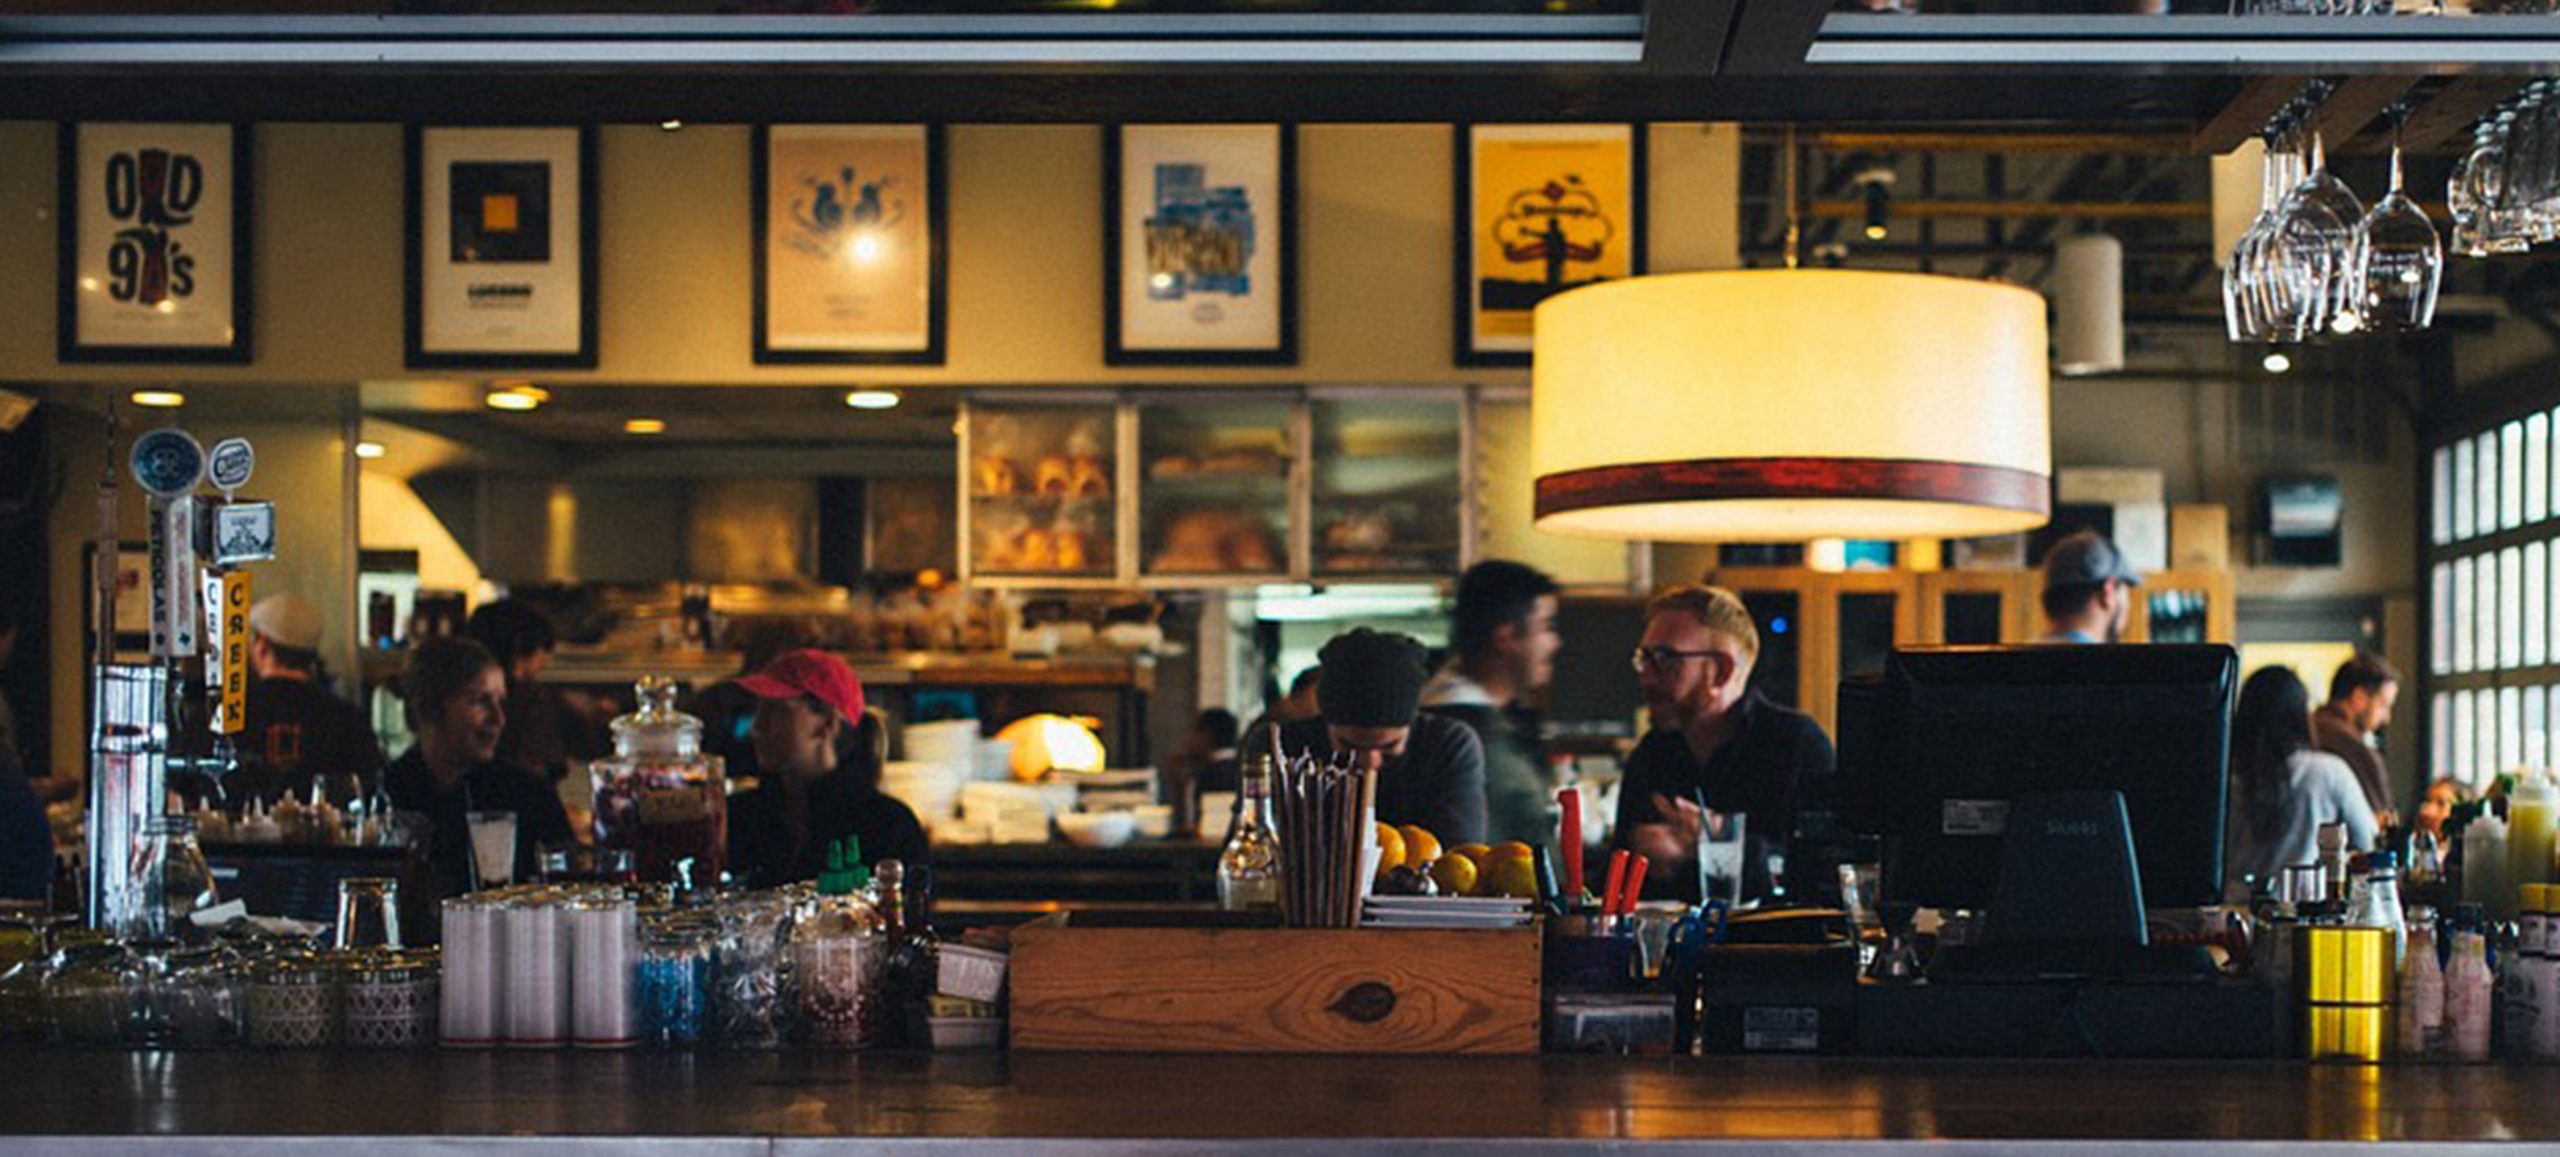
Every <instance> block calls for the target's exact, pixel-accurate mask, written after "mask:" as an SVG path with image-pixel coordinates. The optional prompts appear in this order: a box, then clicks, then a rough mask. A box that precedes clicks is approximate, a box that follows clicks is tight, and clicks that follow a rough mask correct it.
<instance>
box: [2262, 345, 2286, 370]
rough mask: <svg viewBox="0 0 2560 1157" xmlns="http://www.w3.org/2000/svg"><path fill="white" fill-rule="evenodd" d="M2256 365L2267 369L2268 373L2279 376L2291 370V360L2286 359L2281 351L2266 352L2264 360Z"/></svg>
mask: <svg viewBox="0 0 2560 1157" xmlns="http://www.w3.org/2000/svg"><path fill="white" fill-rule="evenodd" d="M2258 364H2259V365H2262V366H2265V367H2267V372H2268V373H2271V374H2280V373H2283V372H2285V371H2286V370H2289V369H2292V368H2293V359H2292V358H2289V357H2286V356H2285V354H2284V351H2283V350H2268V351H2267V358H2266V360H2265V361H2262V362H2259V363H2258Z"/></svg>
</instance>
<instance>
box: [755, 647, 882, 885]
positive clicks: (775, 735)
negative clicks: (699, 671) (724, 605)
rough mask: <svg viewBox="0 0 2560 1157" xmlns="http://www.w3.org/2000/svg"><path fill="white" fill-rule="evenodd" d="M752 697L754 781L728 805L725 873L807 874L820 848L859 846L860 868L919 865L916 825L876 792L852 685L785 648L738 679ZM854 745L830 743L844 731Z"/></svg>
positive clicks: (819, 862)
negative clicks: (854, 841)
mask: <svg viewBox="0 0 2560 1157" xmlns="http://www.w3.org/2000/svg"><path fill="white" fill-rule="evenodd" d="M737 683H738V686H739V687H741V688H744V689H745V690H747V691H748V692H750V693H752V694H754V695H755V696H756V698H757V699H758V700H759V702H758V703H757V704H756V715H755V725H754V727H753V729H752V734H753V737H754V740H755V749H756V763H757V765H758V767H759V769H760V770H761V771H762V773H763V782H762V783H760V784H759V785H758V786H757V787H756V790H754V791H751V792H748V793H746V794H745V795H741V796H739V797H737V798H735V799H732V800H730V801H729V872H730V875H732V876H734V877H736V878H737V880H738V881H739V882H741V883H744V884H746V885H747V886H749V887H753V888H770V887H773V886H775V885H777V884H787V883H790V882H791V881H794V880H806V879H811V878H814V877H815V876H816V875H817V874H818V871H819V869H821V868H824V867H826V864H827V847H828V845H830V844H833V843H835V842H836V841H838V840H841V839H843V838H845V837H846V836H855V837H858V838H860V839H861V841H862V862H863V863H865V864H876V863H878V862H880V861H881V860H901V861H904V862H905V863H906V864H907V866H908V867H909V868H910V869H913V868H914V867H915V866H917V865H920V864H923V863H924V862H925V860H926V846H925V833H924V825H922V824H920V823H918V822H916V814H915V813H914V812H912V811H909V810H908V809H907V805H905V804H903V803H900V802H898V801H897V800H896V799H894V798H891V797H890V796H888V795H885V794H883V793H882V792H881V791H880V760H881V742H880V738H879V734H880V733H879V729H878V724H877V723H876V722H874V721H872V719H871V718H870V717H869V716H867V715H865V714H864V713H863V710H862V681H861V680H860V679H857V678H855V677H854V674H853V668H851V667H848V666H846V665H845V662H844V660H842V659H839V658H837V657H835V656H834V655H830V654H828V653H826V652H824V651H792V652H789V653H787V654H784V655H782V656H781V657H779V658H776V659H775V660H774V661H773V662H771V663H768V664H766V665H765V667H764V669H763V670H761V671H758V672H756V673H755V674H753V675H747V676H743V677H741V678H739V679H738V681H737ZM848 731H852V732H856V733H857V734H856V738H857V739H859V740H860V741H861V742H858V743H855V744H852V745H850V746H851V747H852V748H853V749H854V751H855V754H854V755H852V756H851V757H848V756H847V755H846V754H845V747H844V745H842V744H841V743H840V741H841V740H842V738H843V736H844V735H845V733H846V732H848Z"/></svg>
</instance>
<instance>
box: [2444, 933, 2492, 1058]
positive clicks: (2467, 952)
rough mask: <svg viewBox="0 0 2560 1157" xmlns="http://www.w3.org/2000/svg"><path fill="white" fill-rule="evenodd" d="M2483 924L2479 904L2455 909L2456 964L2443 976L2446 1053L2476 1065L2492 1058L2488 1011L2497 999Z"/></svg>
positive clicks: (2454, 945) (2454, 958)
mask: <svg viewBox="0 0 2560 1157" xmlns="http://www.w3.org/2000/svg"><path fill="white" fill-rule="evenodd" d="M2484 925H2485V918H2484V917H2483V915H2482V914H2481V911H2480V906H2479V905H2477V904H2464V905H2462V906H2461V907H2459V908H2456V909H2454V916H2453V927H2454V932H2453V966H2452V967H2451V968H2449V969H2447V970H2446V972H2445V978H2444V1020H2445V1052H2446V1055H2448V1056H2450V1057H2452V1058H2453V1059H2454V1060H2457V1061H2469V1062H2472V1063H2475V1064H2476V1063H2478V1062H2481V1061H2485V1060H2488V1059H2489V1025H2490V1016H2489V1013H2490V1005H2491V1003H2492V1001H2493V1000H2494V987H2493V986H2494V983H2495V978H2494V977H2492V976H2491V975H2490V973H2489V946H2488V940H2487V938H2486V937H2485V936H2484V935H2483V934H2482V928H2483V927H2484Z"/></svg>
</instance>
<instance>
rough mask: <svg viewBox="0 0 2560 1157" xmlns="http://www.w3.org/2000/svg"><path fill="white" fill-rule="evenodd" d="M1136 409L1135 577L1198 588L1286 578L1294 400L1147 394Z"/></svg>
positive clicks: (1296, 426) (1295, 473)
mask: <svg viewBox="0 0 2560 1157" xmlns="http://www.w3.org/2000/svg"><path fill="white" fill-rule="evenodd" d="M1136 406H1137V412H1138V475H1139V478H1138V560H1139V573H1140V575H1141V576H1143V577H1146V578H1165V579H1170V578H1179V579H1181V580H1183V583H1184V584H1185V585H1198V584H1199V583H1201V582H1203V581H1207V582H1215V581H1216V580H1218V579H1220V578H1233V579H1236V580H1238V581H1240V582H1268V581H1270V580H1271V579H1273V578H1277V577H1284V576H1287V575H1289V574H1292V573H1295V572H1296V571H1297V570H1298V569H1299V568H1298V567H1296V566H1293V565H1292V559H1291V544H1292V535H1291V533H1290V528H1291V526H1292V525H1293V523H1294V510H1295V508H1296V506H1297V503H1296V501H1295V500H1294V499H1295V495H1294V490H1295V483H1296V482H1297V480H1298V479H1299V478H1300V477H1301V473H1300V471H1299V470H1298V469H1297V468H1296V464H1297V462H1298V461H1299V460H1300V457H1301V455H1300V453H1299V446H1300V444H1301V442H1302V438H1301V435H1300V429H1301V426H1302V423H1301V422H1300V420H1299V417H1298V414H1299V407H1298V405H1297V404H1296V402H1295V400H1294V399H1292V398H1289V397H1286V396H1276V395H1272V394H1268V393H1265V394H1259V395H1249V396H1238V395H1193V394H1187V393H1186V394H1157V395H1149V396H1146V397H1144V398H1142V399H1141V400H1140V401H1138V402H1137V403H1136Z"/></svg>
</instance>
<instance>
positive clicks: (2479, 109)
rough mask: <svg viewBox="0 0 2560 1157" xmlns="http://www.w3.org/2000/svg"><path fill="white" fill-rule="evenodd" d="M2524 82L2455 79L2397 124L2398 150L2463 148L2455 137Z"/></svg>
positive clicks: (2508, 78)
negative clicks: (2398, 129) (2398, 131)
mask: <svg viewBox="0 0 2560 1157" xmlns="http://www.w3.org/2000/svg"><path fill="white" fill-rule="evenodd" d="M2524 83H2525V78H2523V77H2516V76H2465V77H2459V78H2456V79H2455V80H2454V82H2453V83H2452V84H2449V85H2446V86H2445V89H2444V91H2442V92H2439V93H2437V94H2436V95H2435V97H2434V99H2431V100H2429V101H2427V102H2426V103H2424V104H2421V105H2419V106H2418V107H2417V108H2415V109H2412V110H2411V111H2410V113H2409V119H2408V120H2406V121H2404V122H2402V123H2401V125H2400V147H2401V148H2403V149H2406V150H2408V151H2410V152H2413V153H2424V152H2432V151H2435V150H2436V149H2438V148H2442V147H2445V146H2446V145H2448V144H2451V145H2452V146H2453V147H2455V148H2461V147H2463V146H2464V145H2465V144H2467V142H2459V141H2455V140H2454V138H2456V137H2457V136H2460V135H2461V134H2464V133H2468V132H2470V131H2471V126H2472V125H2475V124H2478V123H2479V121H2480V118H2481V117H2482V116H2484V115H2487V113H2488V112H2489V110H2490V109H2493V108H2496V107H2498V102H2499V101H2502V100H2505V99H2507V98H2508V97H2510V96H2513V95H2515V92H2516V90H2517V89H2519V88H2522V87H2524Z"/></svg>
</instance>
